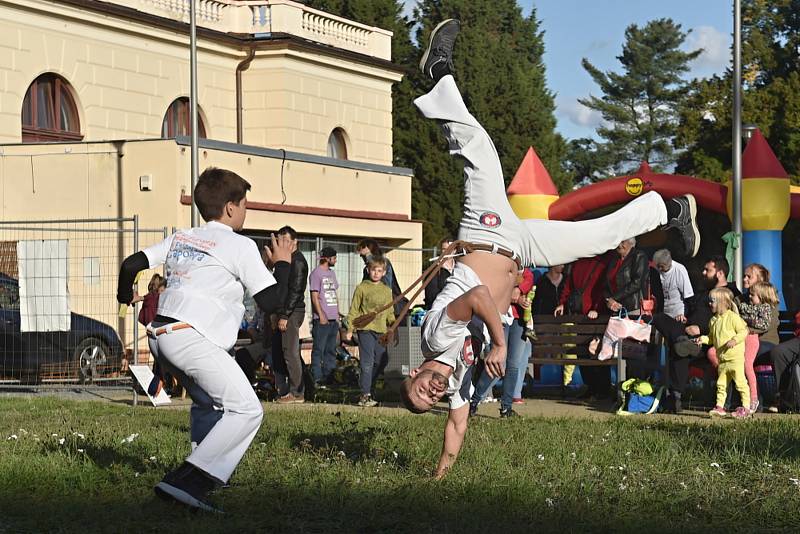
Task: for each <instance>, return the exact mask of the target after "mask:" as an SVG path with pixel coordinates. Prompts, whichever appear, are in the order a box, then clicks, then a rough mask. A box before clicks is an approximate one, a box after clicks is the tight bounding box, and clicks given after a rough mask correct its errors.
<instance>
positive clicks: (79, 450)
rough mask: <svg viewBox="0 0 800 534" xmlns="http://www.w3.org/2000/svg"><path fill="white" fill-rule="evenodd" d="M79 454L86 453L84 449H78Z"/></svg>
mask: <svg viewBox="0 0 800 534" xmlns="http://www.w3.org/2000/svg"><path fill="white" fill-rule="evenodd" d="M78 452H86V451H85V450H83V449H78Z"/></svg>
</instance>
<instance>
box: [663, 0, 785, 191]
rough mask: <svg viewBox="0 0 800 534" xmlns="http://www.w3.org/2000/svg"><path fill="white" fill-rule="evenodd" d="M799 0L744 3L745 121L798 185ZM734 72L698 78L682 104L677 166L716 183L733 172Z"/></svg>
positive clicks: (760, 0)
mask: <svg viewBox="0 0 800 534" xmlns="http://www.w3.org/2000/svg"><path fill="white" fill-rule="evenodd" d="M798 13H800V0H771V1H770V2H766V1H764V0H745V1H744V2H743V3H742V72H743V78H744V83H743V93H742V122H744V123H751V124H755V125H756V126H758V127H759V129H760V130H761V131H762V133H763V134H764V135H765V136H766V137H767V140H768V141H769V143H770V145H771V146H772V149H773V150H774V152H775V155H776V156H777V157H778V159H779V160H780V161H781V163H782V164H783V166H784V168H785V169H786V171H787V172H788V173H789V174H790V175H792V179H793V181H794V182H795V183H798V181H799V180H798V178H800V75H799V74H798V69H799V68H800V54H798V50H800V17H798ZM732 109H733V76H732V72H731V70H728V71H727V72H726V73H724V74H723V75H722V76H715V77H713V78H711V79H708V80H695V81H694V82H693V83H692V86H691V90H690V93H689V97H688V98H687V99H686V102H685V103H684V105H683V106H681V111H680V124H679V127H678V134H677V136H676V146H677V147H678V148H682V149H684V152H683V154H682V156H681V158H680V159H679V161H678V165H677V170H678V171H679V172H681V173H685V174H690V175H694V176H697V177H700V178H706V179H710V180H715V181H726V180H727V179H728V178H729V177H730V174H731V165H732V161H731V160H732V158H731V148H732V141H731V131H732V117H731V115H732Z"/></svg>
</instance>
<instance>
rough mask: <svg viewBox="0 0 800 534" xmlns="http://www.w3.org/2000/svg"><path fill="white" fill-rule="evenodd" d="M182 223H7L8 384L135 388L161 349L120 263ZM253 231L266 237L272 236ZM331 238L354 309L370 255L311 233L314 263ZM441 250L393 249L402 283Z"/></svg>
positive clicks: (2, 346) (4, 344) (2, 376)
mask: <svg viewBox="0 0 800 534" xmlns="http://www.w3.org/2000/svg"><path fill="white" fill-rule="evenodd" d="M172 231H174V229H168V228H166V227H165V228H157V229H152V228H149V229H147V228H139V224H138V217H131V218H106V219H83V220H40V221H3V222H0V388H6V389H7V388H15V389H16V388H25V389H30V388H36V389H43V388H44V389H46V388H64V387H70V388H72V387H80V388H89V387H106V388H108V387H124V388H130V387H131V386H132V381H131V378H130V376H129V373H128V371H127V368H128V365H130V364H136V363H150V361H151V359H150V358H151V357H150V353H149V350H148V347H147V337H146V333H145V329H144V327H143V326H142V325H140V324H139V323H138V321H137V317H138V314H139V304H136V305H134V306H130V307H126V308H124V309H122V310H121V309H120V306H119V305H118V304H117V301H116V291H117V279H118V273H119V267H120V264H121V263H122V260H124V259H125V258H126V257H127V256H129V255H130V254H133V253H134V252H136V251H138V250H141V249H143V248H146V247H148V246H150V245H152V244H155V243H157V242H159V241H161V240H162V239H164V238H165V237H167V235H168V234H169V233H170V232H172ZM249 237H251V238H253V239H254V240H255V241H256V242H257V243H258V244H259V245H263V244H265V243H266V237H265V234H260V235H249ZM326 246H331V247H333V248H334V249H336V251H337V264H336V267H335V272H336V274H337V277H338V280H339V283H340V287H339V292H338V294H339V302H340V310H341V311H342V313H346V312H347V310H348V309H349V305H350V298H351V296H352V294H353V291H354V290H355V287H356V286H357V285H358V284H359V283H360V282H361V280H362V272H363V267H364V262H363V260H362V259H361V257H360V256H359V255H358V253H357V251H356V242H355V241H350V240H346V239H342V240H331V239H327V238H318V239H308V238H302V239H300V243H299V247H300V250H301V252H302V253H303V254H304V255H305V257H306V260H307V261H308V264H309V270H311V269H314V267H315V266H316V265H317V264H318V259H319V258H318V252H319V251H320V250H321V249H322V248H323V247H326ZM435 255H436V251H435V249H405V248H391V249H387V252H386V256H387V257H388V258H389V259H390V261H391V262H392V265H393V267H394V270H395V273H396V275H397V278H398V281H399V283H400V286H401V288H405V287H406V286H407V285H408V284H409V283H411V282H413V281H414V280H415V279H416V278H417V277H418V276H419V274H420V273H421V271H422V270H423V269H424V268H425V267H426V266H427V265H428V260H429V259H430V258H431V257H433V256H435ZM155 273H158V274H163V270H162V268H158V269H156V270H149V271H145V272H143V273H142V274H141V276H140V278H139V281H138V291H139V294H140V295H144V294H146V293H147V285H148V282H149V280H150V278H151V276H152V275H153V274H155ZM309 298H310V297H309V294H308V291H306V311H307V314H308V317H307V320H306V321H304V328H303V330H301V336H302V337H309V336H310V331H309V327H310V324H311V320H310V316H311V305H310V302H309ZM246 304H248V303H246ZM249 311H250V312H252V311H253V306H252V303H250V305H249ZM245 320H247V316H246V317H245Z"/></svg>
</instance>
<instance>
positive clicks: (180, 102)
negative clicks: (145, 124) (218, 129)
mask: <svg viewBox="0 0 800 534" xmlns="http://www.w3.org/2000/svg"><path fill="white" fill-rule="evenodd" d="M197 109H198V116H197V129H198V130H199V131H198V132H197V136H198V137H202V138H203V139H205V138H206V127H205V125H203V118H202V117H201V116H200V113H199V111H200V107H199V106H198V108H197ZM191 111H192V109H191V106H190V105H189V99H188V98H186V97H185V96H182V97H180V98H177V99H175V100H174V101H173V102H172V104H170V105H169V107H168V108H167V112H166V114H164V122H162V123H161V137H162V138H163V139H169V138H172V137H176V136H179V135H192V120H191Z"/></svg>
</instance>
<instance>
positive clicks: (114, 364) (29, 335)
mask: <svg viewBox="0 0 800 534" xmlns="http://www.w3.org/2000/svg"><path fill="white" fill-rule="evenodd" d="M123 353H124V349H123V347H122V342H121V341H120V339H119V336H118V335H117V332H116V331H115V330H114V329H113V328H112V327H110V326H109V325H107V324H105V323H103V322H100V321H97V320H95V319H92V318H90V317H86V316H84V315H80V314H77V313H70V329H69V331H66V332H22V331H21V320H20V302H19V282H18V281H17V280H15V279H14V278H11V277H9V276H6V275H4V274H0V377H5V378H12V379H20V380H21V381H23V382H26V383H27V382H38V381H39V378H40V375H41V374H42V373H43V372H44V371H45V368H44V366H45V365H47V364H56V365H54V366H49V365H48V366H47V368H49V369H63V370H66V371H68V372H70V373H72V376H69V377H67V378H77V379H78V380H79V381H80V382H81V383H83V382H86V381H87V380H91V379H93V378H94V377H95V376H97V374H98V373H100V372H102V371H103V370H106V369H108V370H118V369H119V367H120V365H121V362H122V357H123Z"/></svg>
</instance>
